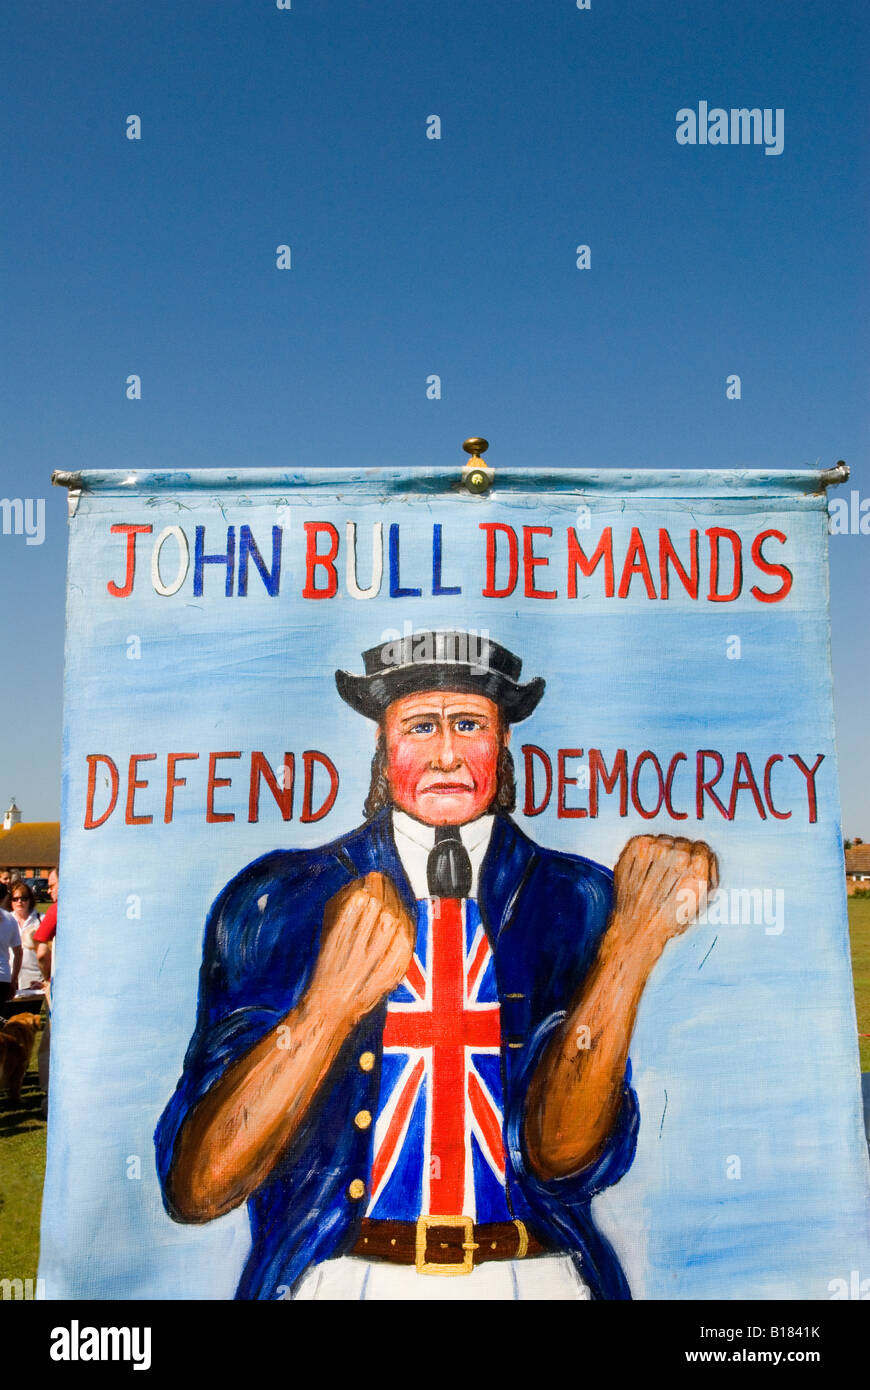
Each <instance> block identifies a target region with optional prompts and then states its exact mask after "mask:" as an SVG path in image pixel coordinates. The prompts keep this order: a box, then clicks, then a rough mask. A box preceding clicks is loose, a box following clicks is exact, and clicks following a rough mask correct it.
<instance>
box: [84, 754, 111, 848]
mask: <svg viewBox="0 0 870 1390" xmlns="http://www.w3.org/2000/svg"><path fill="white" fill-rule="evenodd" d="M87 762H88V792H87V800H86V803H85V819H84V829H85V830H96V828H97V826H98V825H102V824H103V821H107V820H108V819H109V816H110V815H111V814H112V812H113V811H114V809H115V805H116V803H117V800H118V781H119V779H118V769H117V767H116V766H115V764H114V763H113V762H112V759H111V758H107V757H106V755H105V753H89V754H88V757H87ZM97 763H105V764H106V767H107V768H108V770H109V778H110V785H111V790H110V793H109V805H108V807H107V808H106V810H105V811H104V812H103V814H102V815H101V816H97V818H96V820H94V796H95V795H96V791H97Z"/></svg>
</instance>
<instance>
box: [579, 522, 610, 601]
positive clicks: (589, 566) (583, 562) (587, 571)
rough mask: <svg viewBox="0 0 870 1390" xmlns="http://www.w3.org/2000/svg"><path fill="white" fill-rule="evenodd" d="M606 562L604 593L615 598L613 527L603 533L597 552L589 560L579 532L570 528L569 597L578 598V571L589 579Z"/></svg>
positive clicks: (607, 528)
mask: <svg viewBox="0 0 870 1390" xmlns="http://www.w3.org/2000/svg"><path fill="white" fill-rule="evenodd" d="M601 560H603V561H604V593H605V595H606V597H607V598H613V527H612V526H607V527H605V529H604V530H603V531H602V532H601V539H600V540H599V542H598V544H597V546H596V547H595V550H594V551H593V553H592V555H590V557H589V559H588V560H587V559H586V556H585V555H584V553H583V547H582V545H581V544H580V542H579V540H578V539H577V532H576V531H575V530H574V527H573V526H569V527H568V597H569V598H576V597H577V570H578V569H579V570H580V572H581V573H582V574H584V575H585V576H586V578H587V579H588V578H589V576H590V575H591V573H592V571H593V570H594V569H595V567H596V565H598V564H599V563H600V561H601Z"/></svg>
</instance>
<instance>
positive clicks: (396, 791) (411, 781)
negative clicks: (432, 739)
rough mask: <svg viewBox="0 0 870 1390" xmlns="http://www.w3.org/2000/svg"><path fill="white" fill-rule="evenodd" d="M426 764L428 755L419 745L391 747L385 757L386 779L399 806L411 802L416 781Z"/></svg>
mask: <svg viewBox="0 0 870 1390" xmlns="http://www.w3.org/2000/svg"><path fill="white" fill-rule="evenodd" d="M428 766H429V756H428V754H427V753H426V752H425V751H424V750H423V749H422V748H420V746H419V745H417V746H415V745H413V744H410V745H406V746H405V747H400V748H398V749H397V748H393V749H391V751H390V754H389V756H388V758H387V780H388V781H389V784H390V787H391V788H392V792H393V798H394V800H396V801H397V802H398V803H399V805H400V806H402V805H407V804H408V803H409V802H413V800H414V797H415V795H416V792H417V783H418V782H419V781H420V778H421V777H422V776H423V773H424V772H425V771H426V768H427V767H428Z"/></svg>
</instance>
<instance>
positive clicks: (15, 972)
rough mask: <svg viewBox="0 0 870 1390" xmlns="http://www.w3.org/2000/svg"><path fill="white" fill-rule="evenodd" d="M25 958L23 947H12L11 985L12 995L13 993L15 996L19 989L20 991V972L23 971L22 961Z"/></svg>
mask: <svg viewBox="0 0 870 1390" xmlns="http://www.w3.org/2000/svg"><path fill="white" fill-rule="evenodd" d="M23 956H24V949H23V947H21V946H13V947H12V979H11V981H10V984H11V985H12V993H13V994H15V993H16V991H17V989H18V976H19V974H20V971H21V961H22V958H23Z"/></svg>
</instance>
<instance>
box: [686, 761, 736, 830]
mask: <svg viewBox="0 0 870 1390" xmlns="http://www.w3.org/2000/svg"><path fill="white" fill-rule="evenodd" d="M708 758H712V759H713V762H714V763H715V764H716V775H715V777H710V778H709V779H708V778H707V777H706V772H707V768H706V763H707V759H708ZM724 770H725V759H724V758H723V757H722V754H721V753H717V752H716V750H715V748H699V749H698V752H697V755H696V758H695V812H696V814H697V817H698V820H703V819H704V793H705V792H706V793H707V795H708V796H709V798H710V800H711V801H712V802H713V803H714V805H715V806H717V807H718V808H719V810H720V811H721V812H722V815H723V816H724V817H725V819H726V820H730V819H731V817H730V816H729V814H728V812H727V810H726V808H725V807H724V806H723V804H722V802H721V801H720V800H719V798H718V796H717V795H716V793H715V792H714V790H713V788H714V787H715V785H716V783H717V782H718V781H719V779H720V777H721V776H722V773H723V772H724Z"/></svg>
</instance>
